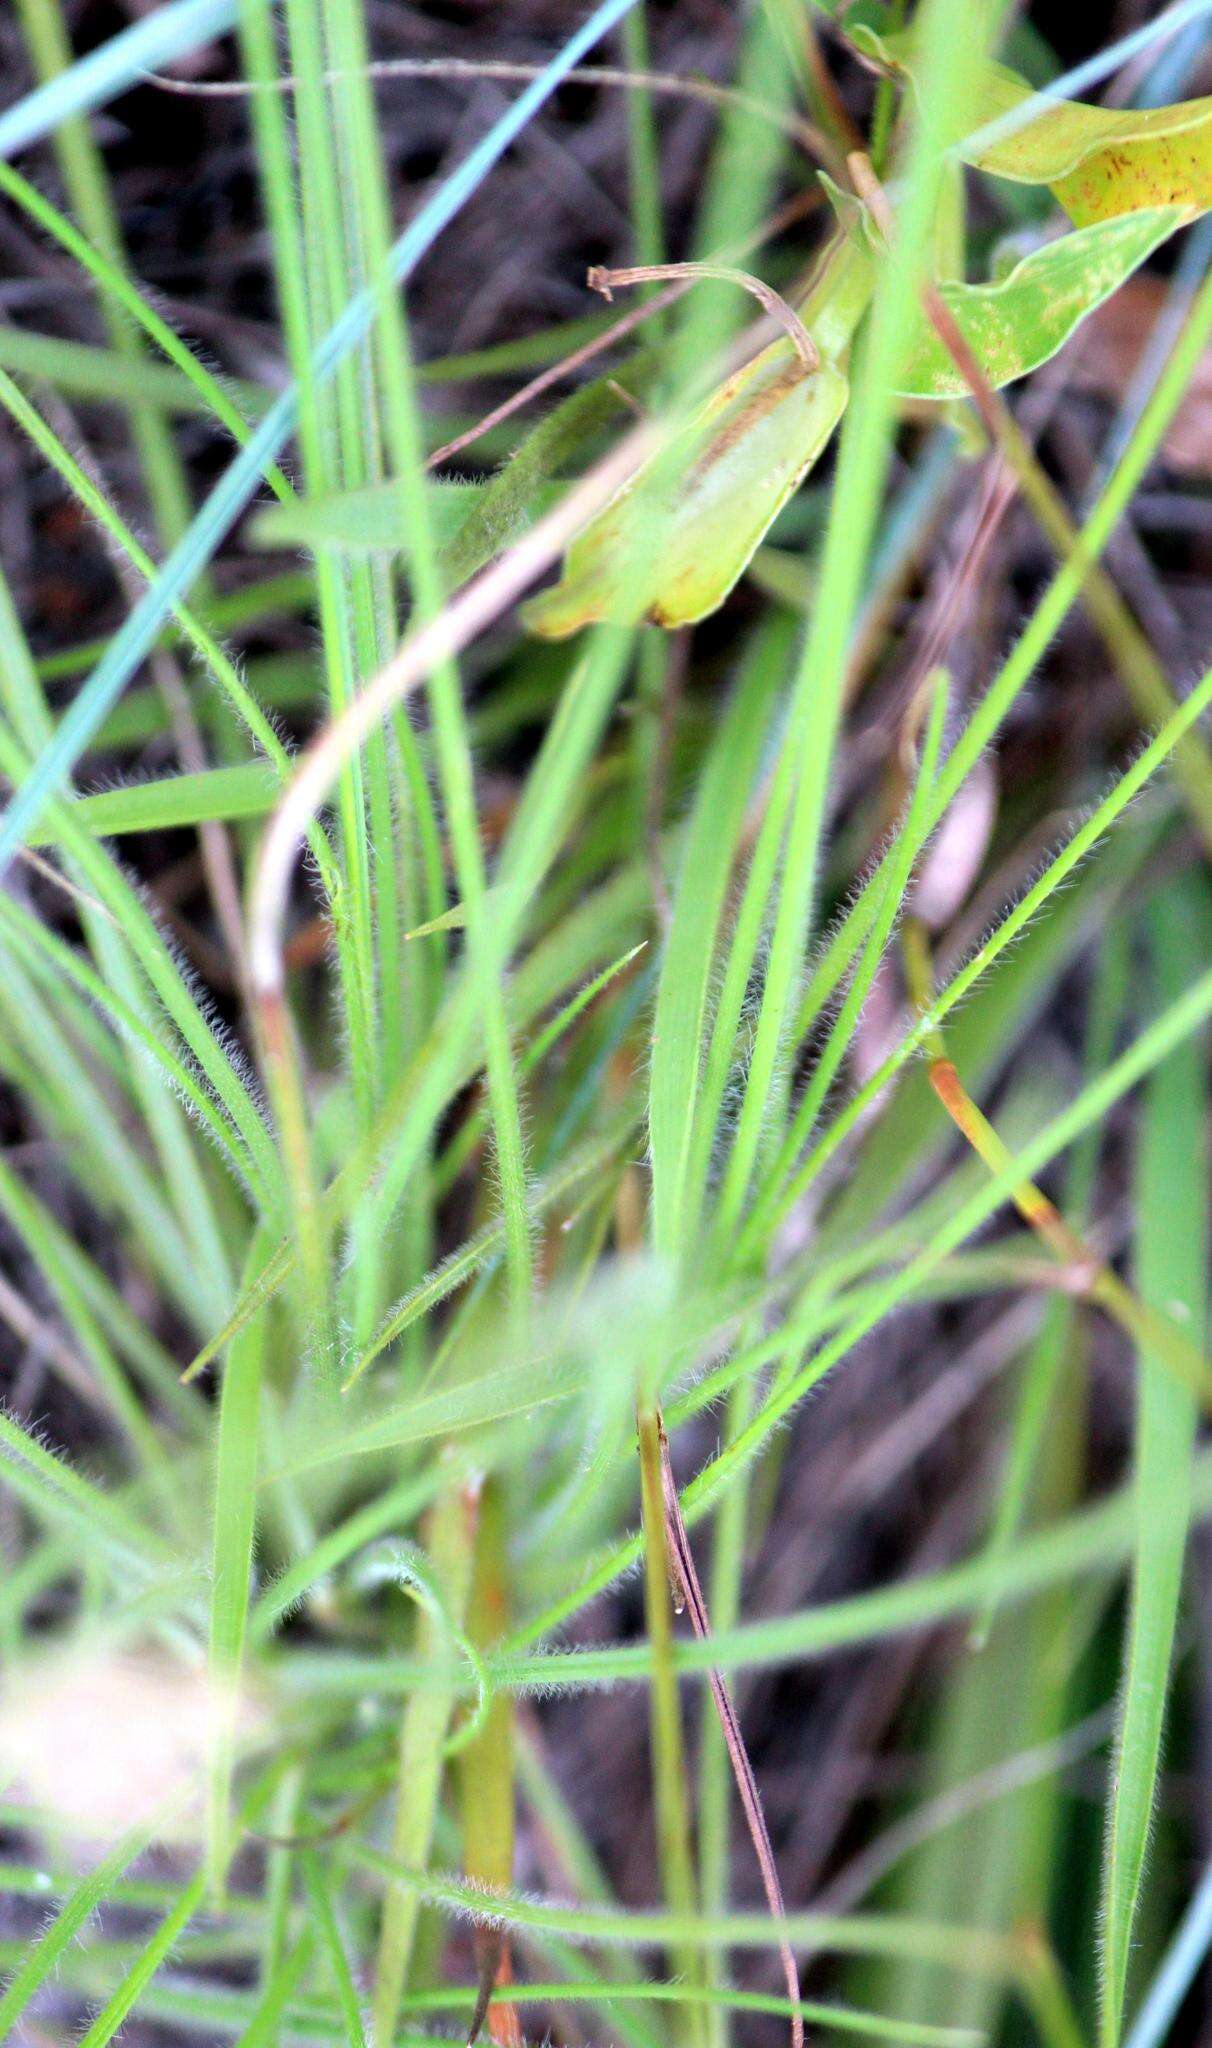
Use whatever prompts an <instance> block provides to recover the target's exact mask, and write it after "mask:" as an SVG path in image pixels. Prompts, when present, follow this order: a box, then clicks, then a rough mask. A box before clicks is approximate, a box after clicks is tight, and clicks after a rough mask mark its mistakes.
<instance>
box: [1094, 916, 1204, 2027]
mask: <svg viewBox="0 0 1212 2048" xmlns="http://www.w3.org/2000/svg"><path fill="white" fill-rule="evenodd" d="M1148 927H1149V932H1150V937H1151V941H1152V950H1153V961H1154V979H1155V983H1156V988H1157V994H1158V999H1159V1002H1160V1003H1161V1004H1162V1005H1166V1004H1170V1003H1173V1002H1174V1001H1175V1000H1176V999H1177V998H1178V997H1179V996H1180V994H1181V993H1182V990H1183V986H1184V980H1185V974H1186V964H1187V962H1188V961H1189V960H1190V959H1192V958H1196V959H1198V958H1201V957H1202V958H1206V957H1207V954H1208V952H1209V950H1212V913H1210V906H1209V902H1208V896H1207V892H1206V888H1205V885H1204V883H1203V880H1202V877H1195V876H1192V877H1189V878H1188V879H1187V881H1186V882H1185V883H1177V884H1171V885H1170V886H1169V887H1168V888H1167V889H1165V890H1164V891H1162V892H1160V893H1159V894H1158V895H1157V896H1156V897H1155V898H1154V899H1153V902H1152V904H1151V907H1150V914H1149V919H1148ZM1207 1079H1208V1063H1207V1039H1206V1035H1205V1034H1203V1033H1200V1034H1199V1035H1197V1036H1195V1037H1192V1038H1189V1039H1187V1040H1186V1042H1185V1043H1184V1044H1182V1045H1180V1046H1178V1047H1177V1048H1176V1049H1175V1051H1174V1052H1172V1053H1171V1054H1170V1056H1169V1058H1168V1059H1167V1060H1166V1061H1165V1062H1164V1063H1163V1064H1162V1065H1160V1066H1159V1067H1157V1068H1156V1070H1155V1071H1154V1073H1153V1075H1152V1078H1151V1080H1150V1082H1149V1087H1148V1090H1147V1092H1146V1097H1145V1110H1144V1122H1143V1129H1142V1138H1141V1151H1140V1157H1139V1161H1138V1165H1137V1180H1136V1186H1137V1199H1136V1211H1137V1217H1138V1223H1137V1276H1138V1284H1139V1290H1140V1293H1141V1295H1142V1297H1143V1299H1144V1300H1145V1301H1146V1303H1148V1304H1150V1305H1152V1306H1153V1307H1155V1308H1158V1309H1162V1310H1164V1311H1165V1313H1166V1314H1168V1315H1176V1314H1177V1315H1180V1316H1181V1317H1182V1319H1183V1322H1184V1326H1185V1327H1186V1328H1187V1329H1188V1331H1189V1332H1190V1334H1191V1336H1192V1337H1193V1338H1194V1339H1195V1341H1196V1343H1197V1344H1199V1343H1202V1339H1203V1332H1204V1326H1205V1321H1206V1317H1207V1294H1208V1264H1207V1238H1208V1218H1209V1202H1208V1172H1209V1159H1208V1148H1207V1138H1206V1131H1207V1108H1208V1095H1207ZM1195 1423H1196V1403H1195V1401H1194V1399H1193V1397H1192V1395H1191V1394H1190V1393H1189V1392H1188V1391H1187V1390H1186V1389H1185V1388H1184V1387H1182V1386H1180V1385H1179V1384H1178V1382H1177V1381H1176V1380H1175V1378H1174V1376H1173V1375H1172V1374H1171V1373H1167V1372H1164V1371H1161V1370H1159V1369H1158V1367H1157V1365H1156V1364H1155V1362H1154V1360H1153V1359H1152V1358H1150V1357H1148V1356H1144V1357H1142V1359H1141V1361H1140V1374H1139V1380H1138V1393H1137V1424H1136V1500H1137V1528H1136V1556H1135V1562H1134V1568H1133V1580H1132V1600H1131V1611H1130V1620H1129V1628H1128V1639H1127V1643H1126V1645H1125V1651H1124V1682H1123V1695H1122V1706H1121V1718H1120V1728H1119V1737H1118V1741H1117V1744H1116V1757H1115V1774H1114V1779H1113V1784H1112V1793H1111V1803H1110V1812H1109V1815H1108V1828H1107V1847H1106V1860H1105V1866H1104V1872H1103V1902H1102V1923H1103V1924H1102V1965H1103V1974H1102V2006H1101V2014H1100V2039H1101V2041H1102V2043H1103V2048H1117V2043H1118V2041H1119V2038H1120V2033H1121V2029H1122V2023H1123V2012H1124V2001H1125V1995H1126V1988H1127V1981H1128V1967H1129V1961H1130V1956H1131V1941H1132V1929H1133V1923H1134V1921H1135V1918H1136V1912H1137V1906H1138V1902H1139V1898H1140V1890H1141V1882H1142V1878H1143V1875H1144V1865H1145V1854H1146V1850H1147V1847H1148V1835H1149V1822H1150V1817H1151V1815H1152V1811H1153V1803H1154V1799H1155V1797H1156V1790H1157V1773H1158V1766H1159V1763H1160V1758H1161V1741H1162V1730H1163V1727H1164V1722H1165V1710H1166V1693H1167V1689H1168V1685H1169V1678H1170V1659H1171V1654H1172V1650H1173V1644H1174V1631H1175V1624H1176V1620H1177V1615H1178V1603H1179V1595H1180V1592H1181V1586H1182V1570H1183V1559H1184V1556H1185V1553H1186V1544H1187V1530H1188V1525H1189V1522H1190V1517H1191V1447H1192V1441H1193V1438H1194V1431H1195Z"/></svg>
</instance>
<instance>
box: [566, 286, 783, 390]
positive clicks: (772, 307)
mask: <svg viewBox="0 0 1212 2048" xmlns="http://www.w3.org/2000/svg"><path fill="white" fill-rule="evenodd" d="M662 278H670V279H677V280H679V281H681V280H684V281H685V282H686V283H687V284H694V283H696V282H697V281H698V279H699V278H713V279H715V280H717V281H718V282H719V283H721V284H736V285H739V286H740V288H741V290H742V291H745V292H748V293H749V295H750V297H751V298H754V299H756V300H757V302H758V304H759V306H761V307H762V308H763V310H764V311H765V312H767V313H768V314H769V315H770V318H771V319H772V320H776V321H777V322H778V324H779V326H780V327H781V328H782V330H783V332H784V334H785V335H786V336H787V339H788V340H789V341H790V343H791V345H792V347H793V348H794V350H795V352H796V354H797V355H798V357H799V359H800V361H801V362H802V363H803V365H804V368H805V370H806V371H807V372H808V373H809V374H811V373H812V371H813V370H819V369H820V366H821V357H820V351H819V349H818V348H817V345H816V343H815V342H814V340H813V339H812V336H811V335H810V334H809V332H808V329H807V328H806V327H805V325H804V323H803V321H802V320H801V319H800V316H799V314H798V313H797V312H795V311H794V309H793V308H792V307H791V306H789V305H788V304H787V301H786V299H784V298H782V297H781V296H780V294H779V293H778V292H776V291H775V289H774V287H773V286H772V285H768V284H767V283H766V282H765V281H764V279H762V278H760V277H754V276H753V274H752V272H751V271H748V270H735V269H734V268H733V266H732V265H731V264H730V263H635V264H632V265H631V266H630V267H629V268H627V269H624V270H608V269H606V267H605V265H604V264H601V263H596V264H595V265H594V266H593V269H592V270H590V271H589V273H588V275H587V277H586V280H585V282H586V283H587V284H588V286H589V289H590V290H591V291H595V292H600V293H601V294H602V297H603V298H604V299H606V300H610V299H612V298H613V297H614V291H615V287H616V285H633V284H655V283H658V282H659V281H660V280H661V279H662Z"/></svg>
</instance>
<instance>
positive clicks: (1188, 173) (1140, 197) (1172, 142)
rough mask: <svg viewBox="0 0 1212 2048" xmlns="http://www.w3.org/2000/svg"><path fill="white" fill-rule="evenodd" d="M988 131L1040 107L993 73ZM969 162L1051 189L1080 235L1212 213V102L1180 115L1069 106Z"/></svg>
mask: <svg viewBox="0 0 1212 2048" xmlns="http://www.w3.org/2000/svg"><path fill="white" fill-rule="evenodd" d="M987 97H988V104H987V107H986V108H983V109H982V112H983V114H984V118H985V120H986V122H988V121H992V120H995V119H996V118H997V116H998V115H999V114H1005V113H1009V112H1010V111H1011V110H1012V109H1013V108H1015V107H1017V106H1021V105H1022V103H1023V102H1024V101H1025V100H1027V99H1029V98H1030V97H1031V95H1030V92H1029V90H1028V88H1027V87H1026V86H1025V85H1023V83H1022V81H1021V80H1020V79H1018V78H1017V77H1016V76H1015V74H1014V73H1013V72H1012V71H1007V70H1005V69H1004V68H1003V67H1002V66H1001V65H991V66H990V76H989V80H988V84H987ZM968 161H969V162H970V163H971V164H972V165H973V166H974V167H975V168H976V169H977V170H981V171H988V172H989V173H990V174H991V175H992V176H994V177H998V178H1008V179H1010V180H1011V181H1012V182H1013V183H1015V184H1019V185H1050V186H1051V187H1052V190H1053V192H1054V193H1055V194H1056V197H1057V198H1058V199H1059V201H1060V203H1061V205H1062V206H1063V207H1064V209H1065V212H1066V213H1067V214H1068V215H1069V218H1070V219H1071V220H1073V221H1075V222H1076V223H1077V225H1078V226H1079V227H1084V226H1086V225H1087V224H1088V223H1089V222H1090V221H1095V220H1106V219H1109V218H1110V217H1112V216H1113V215H1116V214H1122V213H1134V212H1136V211H1137V210H1138V209H1140V208H1142V207H1153V206H1179V207H1182V208H1183V210H1184V211H1185V212H1186V213H1188V214H1192V213H1202V212H1203V211H1204V210H1205V208H1207V207H1209V206H1212V98H1209V99H1199V100H1184V101H1181V102H1180V103H1179V104H1178V105H1177V106H1172V107H1093V106H1088V105H1086V104H1085V103H1084V102H1083V101H1081V100H1061V101H1059V102H1058V103H1057V104H1056V105H1054V106H1049V107H1046V108H1045V109H1044V111H1043V113H1041V114H1039V115H1037V117H1036V119H1035V120H1034V121H1028V122H1025V123H1024V125H1023V126H1022V127H1021V128H1019V129H1016V130H1015V132H1014V133H1013V134H1011V135H1007V136H1005V137H1004V138H1003V139H1002V140H1001V141H994V142H993V143H991V144H990V145H989V146H988V147H986V148H978V149H977V150H976V151H975V152H974V153H973V154H971V155H970V156H969V158H968Z"/></svg>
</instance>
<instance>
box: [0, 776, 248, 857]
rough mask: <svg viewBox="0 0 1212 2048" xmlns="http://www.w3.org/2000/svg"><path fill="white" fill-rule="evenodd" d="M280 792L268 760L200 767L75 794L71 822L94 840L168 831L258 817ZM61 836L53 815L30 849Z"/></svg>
mask: <svg viewBox="0 0 1212 2048" xmlns="http://www.w3.org/2000/svg"><path fill="white" fill-rule="evenodd" d="M281 794H282V778H281V776H280V774H279V773H278V771H277V770H276V769H275V768H272V767H271V766H270V764H269V762H268V761H240V762H237V763H236V764H235V765H234V766H233V767H231V768H202V769H199V770H197V772H196V773H194V774H191V775H165V776H160V777H157V778H156V780H155V781H153V782H132V783H128V784H127V786H126V787H125V788H124V789H100V790H96V791H94V792H93V793H92V794H91V795H88V796H79V797H77V798H76V799H75V801H74V802H73V804H72V806H71V816H72V822H73V823H74V824H77V825H82V826H83V827H84V828H85V829H86V830H87V831H89V832H92V833H95V834H96V836H97V838H98V839H109V838H119V837H121V836H122V835H123V834H125V833H128V832H169V831H173V830H175V829H176V828H178V827H181V826H186V825H202V824H206V823H207V822H208V821H210V820H211V819H224V820H234V819H237V818H261V817H264V816H265V813H266V812H267V811H271V810H272V809H273V807H274V804H275V803H276V802H277V799H278V798H279V797H280V795H281ZM59 838H60V833H59V831H58V829H57V821H56V818H55V814H54V812H48V813H47V814H46V816H45V817H44V819H43V822H42V824H41V825H40V826H38V828H37V829H36V830H35V831H34V832H33V833H31V835H30V842H29V843H30V845H31V846H53V845H55V844H56V843H57V841H58V840H59Z"/></svg>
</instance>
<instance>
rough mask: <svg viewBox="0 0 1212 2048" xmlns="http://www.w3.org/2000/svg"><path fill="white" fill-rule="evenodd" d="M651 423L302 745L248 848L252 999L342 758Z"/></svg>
mask: <svg viewBox="0 0 1212 2048" xmlns="http://www.w3.org/2000/svg"><path fill="white" fill-rule="evenodd" d="M659 438H660V429H659V427H658V426H655V425H645V426H642V427H637V428H636V429H635V430H634V432H632V433H630V434H628V435H627V436H626V438H625V439H624V440H623V441H621V442H620V443H619V445H618V447H617V448H615V449H613V450H612V451H611V453H610V454H609V455H608V456H606V457H605V458H604V460H603V461H602V462H600V463H598V464H597V466H596V467H595V468H594V469H592V470H590V471H589V473H588V475H586V476H585V477H583V478H582V479H581V481H580V483H578V484H577V485H576V486H575V488H574V489H573V490H571V491H570V492H569V493H568V495H567V497H565V498H564V499H562V500H561V502H560V504H558V505H557V506H555V507H554V509H553V510H552V511H551V512H549V513H548V514H547V516H546V517H545V518H544V519H541V520H540V521H539V523H538V525H537V526H535V527H534V528H533V529H532V530H531V532H529V533H528V534H525V535H523V537H522V539H521V540H520V541H519V542H518V543H517V545H516V546H515V547H513V548H511V549H510V550H509V552H508V554H505V555H502V556H501V558H500V560H499V561H497V562H494V563H492V565H491V566H490V567H489V568H487V569H485V570H484V571H483V572H482V574H480V575H479V576H477V577H475V578H474V579H473V581H472V582H470V583H468V584H467V585H466V586H465V588H464V589H462V590H461V591H459V592H458V593H457V595H456V596H455V597H453V598H452V599H451V601H450V603H449V604H447V605H445V606H444V607H443V609H442V610H441V611H440V612H439V613H438V614H437V615H436V617H434V618H432V619H430V620H429V621H428V622H427V624H425V625H424V626H422V627H420V628H419V629H418V630H417V631H416V632H415V633H412V634H410V635H409V637H408V638H407V639H406V640H405V641H404V642H403V644H402V645H401V647H400V648H399V649H398V650H397V652H396V654H395V655H394V656H393V657H392V659H391V660H390V661H389V662H388V663H387V665H386V667H385V668H382V669H380V670H379V673H378V674H377V675H376V676H374V677H373V678H372V679H371V681H370V682H369V683H367V684H366V686H365V688H364V689H363V690H361V691H360V692H359V694H358V695H357V696H356V697H355V698H354V699H353V700H352V702H351V703H349V704H348V705H347V706H346V708H345V710H344V711H343V712H342V713H341V715H340V717H339V718H336V719H334V720H332V722H331V723H330V724H329V725H326V726H325V727H324V728H323V730H322V731H321V732H319V733H317V735H316V737H315V738H314V739H313V740H312V741H311V743H310V745H309V746H308V747H307V748H306V749H305V751H304V753H303V755H302V757H301V760H300V763H299V767H298V769H297V771H296V773H295V775H294V777H293V779H292V780H291V782H290V783H289V785H288V786H287V790H286V794H285V795H284V797H283V798H282V801H281V803H280V804H279V805H278V808H277V810H276V811H275V812H274V814H273V816H272V818H271V819H270V822H269V826H268V828H267V830H266V833H265V836H264V838H263V839H262V841H261V845H260V848H259V851H258V854H257V861H256V867H255V869H254V871H253V880H252V889H251V892H250V897H249V916H248V956H249V974H250V979H251V982H252V988H253V993H254V997H255V1000H256V1002H257V1004H258V1006H259V1008H260V1009H261V1010H262V1012H264V1011H266V1009H267V1008H272V1007H273V1004H274V1002H275V1000H276V999H278V998H280V997H281V994H282V990H283V987H284V983H285V965H284V961H283V956H282V935H283V925H284V920H285V915H286V902H287V895H288V892H289V889H290V878H291V873H292V871H293V869H294V865H295V862H296V860H297V859H298V856H299V853H300V851H301V849H302V845H303V840H304V837H305V835H306V832H307V829H308V826H309V825H310V824H311V822H312V820H313V819H314V818H315V816H316V813H317V812H318V811H319V809H320V807H321V805H322V804H323V803H324V802H325V800H326V798H327V797H328V795H329V793H330V791H331V790H332V788H333V785H334V783H335V782H336V780H337V777H338V776H339V775H340V772H341V769H342V768H343V767H344V765H345V763H346V762H347V761H348V760H349V759H350V757H351V756H352V755H354V754H355V753H356V752H357V751H358V749H359V748H360V747H361V746H362V744H363V742H364V741H365V740H366V739H367V737H368V735H369V734H370V733H371V732H373V731H374V728H375V727H376V725H378V724H379V723H380V721H381V720H382V719H383V718H385V717H386V716H387V713H388V712H389V711H390V710H391V709H392V708H393V707H394V706H395V705H396V704H398V703H399V702H400V701H401V699H402V698H404V697H406V696H407V695H408V694H409V692H410V691H411V690H414V689H415V688H416V687H417V684H418V683H420V682H423V681H424V679H425V677H426V676H427V675H428V674H429V673H430V671H431V670H432V669H433V668H435V667H436V665H437V664H438V663H439V662H441V661H445V660H448V659H450V658H452V657H453V656H455V655H457V654H460V653H461V652H462V650H463V649H464V648H465V647H466V646H468V645H469V643H470V642H471V641H472V640H474V639H475V638H476V636H477V634H479V633H482V632H483V631H484V629H485V627H487V626H489V625H491V624H492V622H493V620H494V619H496V618H498V617H499V616H500V614H501V613H502V612H503V611H506V610H507V609H508V607H509V606H510V605H511V604H513V603H515V602H516V600H517V599H518V598H519V597H521V595H522V594H523V592H524V591H525V590H526V589H528V587H529V586H530V584H532V583H533V582H534V580H535V578H536V577H537V576H541V575H542V573H543V571H544V570H545V569H547V568H549V567H550V565H551V563H552V562H554V561H555V559H556V557H557V556H558V555H559V554H561V553H562V551H563V549H564V547H565V545H566V543H567V542H568V541H569V540H570V539H571V538H572V536H573V534H574V533H576V532H577V530H578V529H579V528H580V527H581V526H583V525H584V524H585V522H586V520H588V519H590V518H592V516H593V514H594V513H595V512H597V511H598V510H599V509H600V508H601V507H602V506H603V505H604V504H605V503H606V502H607V500H608V499H609V498H611V497H612V496H613V495H614V493H615V491H617V490H618V489H619V488H620V486H621V485H622V484H624V483H625V482H626V481H627V479H628V478H629V477H630V476H631V475H632V474H633V472H634V471H635V470H636V469H637V468H638V467H639V465H640V463H641V462H642V461H643V460H644V458H645V457H646V456H647V455H649V454H650V453H651V452H652V450H653V449H654V447H655V446H656V445H657V443H658V440H659Z"/></svg>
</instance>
